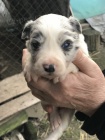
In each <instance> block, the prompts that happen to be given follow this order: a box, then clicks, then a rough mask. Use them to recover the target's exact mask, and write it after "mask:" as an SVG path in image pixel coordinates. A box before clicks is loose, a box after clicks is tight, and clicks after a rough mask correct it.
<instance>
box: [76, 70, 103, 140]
mask: <svg viewBox="0 0 105 140" xmlns="http://www.w3.org/2000/svg"><path fill="white" fill-rule="evenodd" d="M102 72H103V74H104V75H105V70H103V71H102ZM75 116H76V118H77V119H78V120H80V121H83V125H82V127H81V129H83V130H84V131H85V132H87V133H88V134H90V135H95V134H96V136H97V138H98V139H99V140H105V103H103V104H102V105H101V106H100V108H99V109H98V110H97V111H96V112H95V113H94V114H93V115H92V116H91V117H89V116H87V115H85V114H84V113H82V112H79V111H77V112H76V114H75Z"/></svg>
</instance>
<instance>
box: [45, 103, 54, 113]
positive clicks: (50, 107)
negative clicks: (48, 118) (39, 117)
mask: <svg viewBox="0 0 105 140" xmlns="http://www.w3.org/2000/svg"><path fill="white" fill-rule="evenodd" d="M42 107H43V109H44V110H45V111H46V112H48V113H51V112H52V111H53V106H52V105H50V104H47V105H45V104H42Z"/></svg>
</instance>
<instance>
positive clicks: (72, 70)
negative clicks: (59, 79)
mask: <svg viewBox="0 0 105 140" xmlns="http://www.w3.org/2000/svg"><path fill="white" fill-rule="evenodd" d="M67 71H68V72H67V74H68V73H77V72H78V71H79V69H78V68H77V66H75V65H74V64H73V63H70V65H69V67H68V70H67Z"/></svg>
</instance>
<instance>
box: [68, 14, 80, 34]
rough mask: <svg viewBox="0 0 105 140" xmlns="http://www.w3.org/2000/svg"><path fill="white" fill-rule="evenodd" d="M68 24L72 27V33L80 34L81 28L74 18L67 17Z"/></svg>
mask: <svg viewBox="0 0 105 140" xmlns="http://www.w3.org/2000/svg"><path fill="white" fill-rule="evenodd" d="M69 23H70V25H71V26H72V28H73V31H75V32H77V33H79V34H81V33H82V27H81V25H80V23H79V21H78V20H77V19H76V18H74V17H72V16H70V17H69Z"/></svg>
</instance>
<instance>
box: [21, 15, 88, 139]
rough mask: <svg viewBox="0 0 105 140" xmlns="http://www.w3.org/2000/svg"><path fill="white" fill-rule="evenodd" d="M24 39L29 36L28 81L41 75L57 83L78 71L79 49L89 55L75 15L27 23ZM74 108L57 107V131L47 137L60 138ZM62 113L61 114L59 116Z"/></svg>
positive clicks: (54, 122) (54, 124)
mask: <svg viewBox="0 0 105 140" xmlns="http://www.w3.org/2000/svg"><path fill="white" fill-rule="evenodd" d="M22 39H26V40H27V41H26V47H27V49H28V52H29V54H28V56H27V63H26V66H25V68H24V74H25V75H26V77H27V79H28V81H30V79H31V76H30V75H32V78H33V79H34V80H35V81H37V80H38V78H39V77H45V78H48V79H49V80H53V82H54V83H57V82H59V81H62V80H64V79H65V77H66V75H67V74H68V73H71V72H72V73H76V72H77V71H78V68H77V67H76V66H75V65H74V64H73V63H72V61H73V60H74V58H75V56H76V53H77V51H78V49H79V48H80V49H81V50H82V51H83V52H84V53H85V54H86V55H89V54H88V50H87V45H86V43H85V42H84V37H83V35H82V29H81V26H80V24H79V22H78V21H77V20H76V19H75V18H73V17H70V18H66V17H64V16H60V15H55V14H49V15H44V16H41V17H40V18H38V19H37V20H35V21H32V20H31V21H29V22H27V23H26V24H25V26H24V29H23V32H22ZM73 113H74V110H71V109H67V108H62V109H60V112H59V111H58V109H57V108H56V107H54V109H53V112H52V113H51V114H50V122H51V126H52V128H53V132H52V133H51V134H50V135H49V136H48V138H47V139H46V140H58V138H60V137H61V135H62V133H63V131H64V130H65V129H66V128H67V126H68V125H69V123H70V121H71V118H72V116H73ZM59 114H60V115H59Z"/></svg>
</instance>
